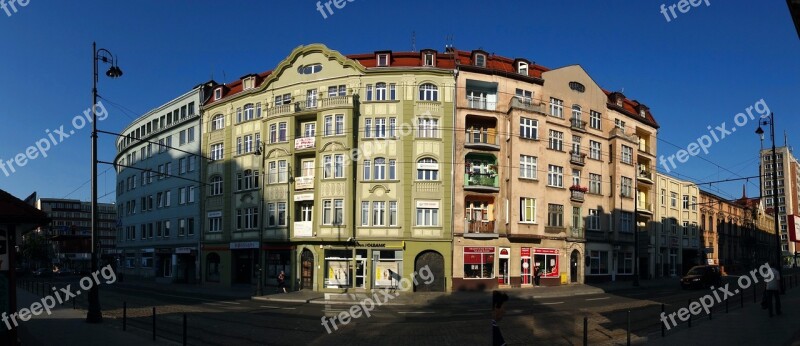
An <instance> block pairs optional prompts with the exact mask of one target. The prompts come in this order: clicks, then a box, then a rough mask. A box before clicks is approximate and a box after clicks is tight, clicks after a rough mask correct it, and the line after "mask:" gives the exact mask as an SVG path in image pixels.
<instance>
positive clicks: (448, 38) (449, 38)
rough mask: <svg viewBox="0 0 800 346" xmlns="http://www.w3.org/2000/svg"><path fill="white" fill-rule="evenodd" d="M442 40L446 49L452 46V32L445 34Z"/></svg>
mask: <svg viewBox="0 0 800 346" xmlns="http://www.w3.org/2000/svg"><path fill="white" fill-rule="evenodd" d="M444 42H445V43H444V48H445V50H447V48H453V34H447V35H445V37H444Z"/></svg>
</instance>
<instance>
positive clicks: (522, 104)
mask: <svg viewBox="0 0 800 346" xmlns="http://www.w3.org/2000/svg"><path fill="white" fill-rule="evenodd" d="M534 102H536V101H533V100H531V99H526V98H522V97H513V98H511V106H510V109H509V110H511V109H514V108H516V109H521V110H524V111H527V112H533V113H540V114H545V112H544V105H542V104H541V103H534Z"/></svg>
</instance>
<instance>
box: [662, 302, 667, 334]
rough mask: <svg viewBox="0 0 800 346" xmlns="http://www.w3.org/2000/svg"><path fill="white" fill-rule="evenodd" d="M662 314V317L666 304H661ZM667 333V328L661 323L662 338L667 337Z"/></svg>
mask: <svg viewBox="0 0 800 346" xmlns="http://www.w3.org/2000/svg"><path fill="white" fill-rule="evenodd" d="M661 314H662V315H663V314H664V303H661ZM666 332H667V330H666V328H665V326H664V323H661V337H662V338H663V337H664V336H665V335H666Z"/></svg>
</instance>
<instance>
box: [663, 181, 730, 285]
mask: <svg viewBox="0 0 800 346" xmlns="http://www.w3.org/2000/svg"><path fill="white" fill-rule="evenodd" d="M656 190H657V191H658V202H657V203H656V208H655V211H656V214H655V219H654V220H657V225H656V227H654V228H653V230H654V234H653V236H651V237H650V246H649V251H648V252H649V255H650V256H649V257H650V263H649V265H650V268H651V269H650V270H651V273H653V277H656V278H659V277H674V276H682V275H683V274H684V273H685V272H686V271H687V270H689V269H690V268H691V267H692V266H695V265H698V264H714V263H708V261H706V256H705V254H707V253H713V246H707V247H704V246H703V245H702V244H713V243H712V242H706V241H703V240H704V239H703V237H704V236H705V235H704V234H701V233H700V227H699V222H700V214H699V210H700V208H701V204H702V203H701V202H700V190H699V189H698V187H697V185H695V184H694V183H692V182H689V181H685V180H681V179H677V178H675V177H672V176H669V175H667V174H664V173H657V174H656Z"/></svg>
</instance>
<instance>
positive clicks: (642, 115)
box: [639, 108, 645, 118]
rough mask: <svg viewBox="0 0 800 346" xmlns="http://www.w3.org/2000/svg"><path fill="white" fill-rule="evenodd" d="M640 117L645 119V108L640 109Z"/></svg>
mask: <svg viewBox="0 0 800 346" xmlns="http://www.w3.org/2000/svg"><path fill="white" fill-rule="evenodd" d="M639 116H641V117H642V118H644V117H645V111H644V108H641V109H639Z"/></svg>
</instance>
